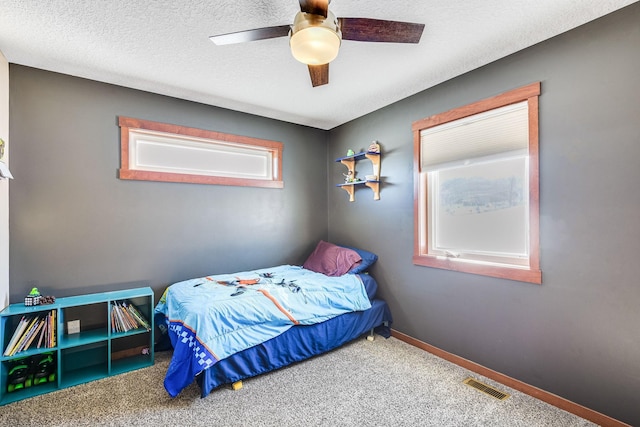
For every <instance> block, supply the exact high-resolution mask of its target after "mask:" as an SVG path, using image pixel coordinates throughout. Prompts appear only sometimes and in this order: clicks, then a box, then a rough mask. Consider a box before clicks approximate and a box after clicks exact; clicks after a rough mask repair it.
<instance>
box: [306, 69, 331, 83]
mask: <svg viewBox="0 0 640 427" xmlns="http://www.w3.org/2000/svg"><path fill="white" fill-rule="evenodd" d="M308 67H309V76H311V84H312V85H313V87H316V86H322V85H326V84H327V83H329V64H323V65H309V66H308Z"/></svg>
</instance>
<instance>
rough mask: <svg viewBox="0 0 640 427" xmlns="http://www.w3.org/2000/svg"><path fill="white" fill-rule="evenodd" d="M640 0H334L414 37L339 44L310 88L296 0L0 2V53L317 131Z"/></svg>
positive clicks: (341, 10)
mask: <svg viewBox="0 0 640 427" xmlns="http://www.w3.org/2000/svg"><path fill="white" fill-rule="evenodd" d="M636 1H638V0H484V1H472V0H446V1H443V0H437V1H436V0H423V1H415V0H385V1H371V0H368V1H365V0H334V1H333V2H332V3H331V5H330V9H331V10H332V11H333V12H334V13H335V15H336V16H339V17H365V18H377V19H389V20H397V21H408V22H418V23H424V24H425V30H424V34H423V36H422V39H421V41H420V43H419V44H417V45H404V44H386V43H363V42H354V41H343V43H342V46H341V48H340V53H339V55H338V58H337V59H336V60H335V61H333V62H332V63H331V65H330V70H329V84H328V85H325V86H319V87H316V88H313V87H312V86H311V83H310V81H309V73H308V71H307V68H306V66H305V65H303V64H300V63H299V62H297V61H296V60H295V59H293V57H292V56H291V53H290V51H289V43H288V38H287V37H281V38H277V39H271V40H262V41H256V42H251V43H244V44H236V45H225V46H216V45H214V44H213V43H212V42H211V41H210V40H209V38H208V36H210V35H214V34H223V33H228V32H234V31H241V30H246V29H253V28H259V27H267V26H273V25H283V24H291V23H292V21H293V18H294V16H295V14H296V12H298V11H299V5H298V2H297V1H296V0H272V1H266V0H262V1H261V0H218V1H214V0H184V1H182V0H181V1H175V0H154V1H148V0H109V1H96V0H46V1H43V0H0V51H1V52H2V53H3V54H4V56H5V57H6V58H7V60H8V61H9V62H10V63H15V64H21V65H27V66H31V67H36V68H41V69H45V70H51V71H56V72H60V73H64V74H70V75H74V76H79V77H85V78H89V79H93V80H98V81H103V82H107V83H113V84H117V85H122V86H126V87H131V88H136V89H141V90H146V91H150V92H155V93H159V94H164V95H169V96H174V97H178V98H184V99H188V100H193V101H197V102H201V103H205V104H211V105H216V106H220V107H224V108H229V109H233V110H238V111H244V112H248V113H252V114H257V115H261V116H265V117H271V118H275V119H279V120H284V121H288V122H292V123H298V124H303V125H308V126H312V127H316V128H320V129H331V128H333V127H335V126H338V125H340V124H342V123H345V122H348V121H350V120H352V119H355V118H357V117H360V116H362V115H365V114H367V113H370V112H371V111H375V110H377V109H379V108H381V107H384V106H386V105H389V104H391V103H393V102H395V101H398V100H400V99H402V98H405V97H407V96H410V95H412V94H414V93H417V92H420V91H422V90H424V89H427V88H429V87H432V86H434V85H436V84H438V83H441V82H443V81H445V80H448V79H450V78H452V77H455V76H457V75H460V74H462V73H465V72H467V71H470V70H472V69H475V68H477V67H480V66H482V65H485V64H487V63H489V62H492V61H494V60H496V59H499V58H502V57H504V56H507V55H509V54H511V53H514V52H516V51H518V50H521V49H523V48H526V47H528V46H531V45H533V44H535V43H538V42H540V41H543V40H545V39H548V38H550V37H553V36H555V35H557V34H560V33H562V32H565V31H567V30H570V29H572V28H574V27H576V26H579V25H582V24H584V23H586V22H589V21H591V20H593V19H596V18H598V17H600V16H603V15H605V14H607V13H610V12H613V11H614V10H617V9H619V8H621V7H624V6H626V5H629V4H631V3H635V2H636Z"/></svg>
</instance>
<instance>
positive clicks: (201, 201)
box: [10, 65, 327, 302]
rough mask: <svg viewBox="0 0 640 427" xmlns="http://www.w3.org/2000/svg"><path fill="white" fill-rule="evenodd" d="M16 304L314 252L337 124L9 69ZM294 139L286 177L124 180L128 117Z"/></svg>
mask: <svg viewBox="0 0 640 427" xmlns="http://www.w3.org/2000/svg"><path fill="white" fill-rule="evenodd" d="M10 112H11V117H10V124H11V142H12V144H11V170H12V172H13V174H14V176H15V179H14V180H13V181H12V182H11V189H10V209H11V215H10V273H11V289H10V292H11V302H16V301H21V300H22V298H24V295H25V294H26V293H27V292H28V290H29V289H30V287H31V286H38V287H39V288H40V290H41V292H43V293H45V294H47V295H55V296H64V295H69V294H76V293H80V292H100V291H106V290H111V289H118V288H123V287H131V286H147V285H148V286H151V287H152V288H154V290H155V291H156V299H158V298H159V296H160V293H161V291H162V290H163V289H164V287H165V286H166V285H168V284H170V283H172V282H175V281H179V280H183V279H187V278H192V277H199V276H203V275H208V274H215V273H222V272H229V271H241V270H244V269H253V268H258V267H265V266H269V265H278V264H284V263H293V264H296V263H302V262H303V261H304V257H305V256H306V255H308V253H310V252H311V251H312V250H313V247H314V245H315V243H316V242H317V241H318V240H319V239H326V238H327V216H326V212H327V198H326V194H327V191H326V182H327V169H326V165H325V164H324V163H323V162H318V160H317V159H318V158H322V159H324V158H326V155H327V154H326V140H325V139H326V132H324V131H320V130H317V129H312V128H308V127H303V126H297V125H292V124H287V123H283V122H279V121H275V120H270V119H266V118H261V117H256V116H251V115H247V114H242V113H238V112H233V111H229V110H224V109H220V108H215V107H210V106H205V105H202V104H197V103H193V102H188V101H184V100H178V99H174V98H169V97H164V96H160V95H155V94H150V93H146V92H141V91H136V90H131V89H125V88H122V87H118V86H112V85H108V84H103V83H98V82H94V81H89V80H84V79H79V78H74V77H70V76H65V75H61V74H55V73H50V72H46V71H42V70H37V69H33V68H26V67H22V66H18V65H11V67H10ZM120 115H123V116H129V117H136V118H142V119H148V120H153V121H158V122H165V123H175V124H179V125H183V126H190V127H196V128H203V129H210V130H215V131H219V132H225V133H231V134H237V135H247V136H251V137H257V138H263V139H271V140H276V141H281V142H283V143H284V158H283V176H284V182H285V184H284V185H285V187H284V189H263V188H252V187H230V186H218V185H197V184H175V183H161V182H145V181H125V180H119V179H118V178H117V171H118V168H119V165H120V133H119V127H118V125H117V118H118V116H120Z"/></svg>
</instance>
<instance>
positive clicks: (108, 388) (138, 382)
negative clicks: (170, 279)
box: [0, 336, 594, 427]
mask: <svg viewBox="0 0 640 427" xmlns="http://www.w3.org/2000/svg"><path fill="white" fill-rule="evenodd" d="M170 356H171V354H170V352H161V353H156V363H155V364H154V366H152V367H148V368H144V369H140V370H137V371H133V372H129V373H126V374H122V375H117V376H114V377H110V378H107V379H103V380H99V381H94V382H91V383H87V384H82V385H79V386H76V387H71V388H68V389H64V390H59V391H56V392H53V393H49V394H46V395H42V396H37V397H34V398H30V399H25V400H22V401H19V402H15V403H12V404H9V405H5V406H2V407H0V425H2V426H11V427H22V426H75V427H80V426H121V425H134V426H146V425H149V426H199V425H209V426H438V427H443V426H509V427H514V426H526V427H535V426H548V427H552V426H553V427H559V426H560V427H565V426H567V427H569V426H594V424H592V423H590V422H589V421H586V420H584V419H581V418H579V417H576V416H575V415H573V414H570V413H568V412H565V411H562V410H560V409H558V408H555V407H553V406H551V405H548V404H546V403H544V402H541V401H539V400H537V399H534V398H532V397H530V396H528V395H525V394H522V393H519V392H517V391H515V390H512V389H510V388H508V387H505V386H503V385H501V384H498V383H495V382H493V381H491V380H489V379H487V378H484V377H482V376H478V375H476V374H473V373H471V372H469V371H467V370H465V369H463V368H460V367H459V366H457V365H454V364H451V363H449V362H447V361H445V360H443V359H440V358H438V357H436V356H434V355H432V354H430V353H427V352H425V351H423V350H420V349H418V348H415V347H413V346H411V345H408V344H406V343H404V342H402V341H400V340H398V339H395V338H389V339H384V338H382V337H379V336H376V339H375V341H373V342H369V341H366V340H365V339H364V338H363V339H357V340H355V341H353V342H351V343H350V344H347V345H345V346H343V347H341V348H339V349H337V350H334V351H331V352H329V353H327V354H324V355H321V356H317V357H315V358H313V359H310V360H307V361H305V362H301V363H297V364H295V365H292V366H289V367H287V368H283V369H280V370H277V371H275V372H271V373H268V374H264V375H261V376H258V377H254V378H250V379H247V380H245V381H244V387H243V388H242V389H240V390H238V391H233V390H232V389H231V387H226V386H225V387H221V388H218V389H216V390H214V391H213V392H212V393H211V394H210V395H209V396H207V397H206V398H204V399H201V398H200V390H199V388H198V387H197V385H196V384H195V383H194V384H191V385H190V386H189V387H187V388H186V389H185V390H183V392H182V393H181V394H180V395H179V396H178V397H177V398H175V399H171V398H170V397H169V396H168V394H167V393H166V391H165V390H164V388H163V385H162V381H163V379H164V374H165V372H166V371H167V367H168V365H169V359H170ZM469 376H472V377H473V378H474V379H476V380H478V381H482V382H484V383H486V384H489V385H491V386H494V387H496V388H497V389H499V390H500V391H503V392H505V393H508V394H511V396H510V397H509V398H507V399H506V400H503V401H500V400H497V399H495V398H493V397H491V396H488V395H486V394H484V393H482V392H480V391H478V390H476V389H474V388H471V387H469V386H467V385H465V384H463V383H462V381H463V380H464V379H465V378H467V377H469Z"/></svg>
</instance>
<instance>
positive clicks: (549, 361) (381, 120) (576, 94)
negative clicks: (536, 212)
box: [327, 3, 640, 425]
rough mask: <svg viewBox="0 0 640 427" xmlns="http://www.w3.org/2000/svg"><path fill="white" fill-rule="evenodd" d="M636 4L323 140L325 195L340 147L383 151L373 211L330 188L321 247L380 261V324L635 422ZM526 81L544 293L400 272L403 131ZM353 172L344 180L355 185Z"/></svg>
mask: <svg viewBox="0 0 640 427" xmlns="http://www.w3.org/2000/svg"><path fill="white" fill-rule="evenodd" d="M639 23H640V4H637V3H636V4H634V5H632V6H630V7H627V8H625V9H622V10H621V11H618V12H616V13H614V14H612V15H609V16H606V17H604V18H603V19H600V20H597V21H595V22H592V23H589V24H588V25H586V26H583V27H581V28H578V29H576V30H574V31H571V32H569V33H565V34H563V35H561V36H559V37H556V38H554V39H551V40H549V41H546V42H544V43H541V44H539V45H536V46H534V47H532V48H529V49H527V50H525V51H522V52H520V53H518V54H515V55H512V56H510V57H508V58H505V59H503V60H500V61H498V62H495V63H493V64H491V65H489V66H485V67H483V68H481V69H477V70H474V71H473V72H470V73H468V74H466V75H464V76H461V77H459V78H456V79H453V80H451V81H448V82H445V83H443V84H441V85H439V86H437V87H434V88H432V89H430V90H427V91H425V92H423V93H420V94H418V95H415V96H413V97H411V98H408V99H405V100H402V101H400V102H398V103H396V104H394V105H391V106H389V107H387V108H384V109H382V110H380V111H377V112H375V113H372V114H369V115H367V116H365V117H363V118H360V119H358V120H355V121H353V122H350V123H348V124H345V125H343V126H341V127H339V128H336V129H333V130H332V131H331V132H330V138H329V141H330V144H329V152H328V155H329V159H328V162H327V164H328V169H329V185H328V187H331V186H332V185H333V184H335V183H336V182H340V180H341V178H342V172H344V170H343V169H344V167H343V166H342V165H340V164H339V163H335V162H334V159H335V158H337V157H340V156H343V155H345V153H346V151H347V149H348V148H353V149H354V150H356V151H357V150H358V149H362V148H366V146H367V145H368V144H369V142H370V141H371V140H373V139H377V140H379V141H380V142H381V145H382V151H383V155H382V167H381V170H382V172H381V174H382V176H383V177H384V181H385V182H384V184H383V186H382V190H381V200H379V201H376V202H374V201H373V198H372V193H371V191H370V190H369V189H366V188H364V189H360V190H358V191H357V192H356V201H355V202H354V203H349V202H348V201H347V195H346V193H345V192H344V191H342V190H340V189H337V188H334V189H330V190H329V238H330V240H332V241H335V242H337V243H343V244H351V245H354V246H359V247H362V248H364V249H369V250H372V251H374V252H376V253H378V254H379V255H380V259H379V261H378V263H377V265H376V266H375V268H374V269H373V274H374V276H375V277H376V278H377V279H378V280H379V282H380V292H381V294H382V296H383V297H384V298H385V299H386V300H387V301H388V302H389V304H390V305H391V309H392V313H393V316H394V320H395V321H394V324H393V327H394V328H395V329H397V330H399V331H401V332H404V333H406V334H408V335H410V336H413V337H415V338H418V339H420V340H422V341H425V342H427V343H430V344H432V345H435V346H437V347H439V348H442V349H444V350H447V351H449V352H451V353H454V354H456V355H459V356H462V357H465V358H467V359H470V360H472V361H474V362H477V363H480V364H482V365H484V366H487V367H489V368H492V369H495V370H497V371H499V372H502V373H504V374H506V375H509V376H512V377H514V378H517V379H519V380H522V381H524V382H526V383H529V384H531V385H534V386H538V387H540V388H542V389H544V390H547V391H549V392H552V393H555V394H558V395H560V396H563V397H565V398H568V399H570V400H572V401H574V402H577V403H580V404H583V405H585V406H587V407H589V408H592V409H595V410H597V411H600V412H602V413H605V414H607V415H610V416H613V417H615V418H617V419H620V420H623V421H626V422H629V423H632V424H634V425H640V412H639V411H638V408H637V395H638V393H640V375H639V374H638V372H639V368H640V334H639V332H638V331H639V325H640V310H639V309H638V307H640V284H639V282H638V278H639V277H640V262H639V261H638V260H637V257H638V255H639V254H640V224H639V222H638V220H639V219H640V186H639V184H640V167H639V161H638V159H639V158H640V83H639V80H638V76H639V74H638V73H639V70H640V24H639ZM534 81H541V82H542V94H541V96H540V213H541V218H540V229H541V236H540V244H541V268H542V272H543V284H542V285H533V284H526V283H519V282H512V281H509V280H502V279H494V278H489V277H482V276H476V275H471V274H465V273H457V272H452V271H446V270H439V269H433V268H427V267H419V266H414V265H412V262H411V256H412V250H413V164H412V161H413V160H412V155H413V154H412V153H413V152H412V150H413V145H412V144H413V140H412V134H411V123H412V122H413V121H415V120H418V119H421V118H424V117H427V116H430V115H432V114H436V113H440V112H443V111H447V110H449V109H451V108H454V107H458V106H462V105H465V104H467V103H471V102H474V101H477V100H480V99H484V98H487V97H489V96H492V95H495V94H498V93H501V92H504V91H506V90H509V89H513V88H517V87H520V86H523V85H525V84H528V83H531V82H534ZM367 166H369V165H368V164H367V163H366V162H363V163H362V166H360V169H359V170H362V172H361V173H362V174H364V173H366V172H365V171H366V168H367Z"/></svg>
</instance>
